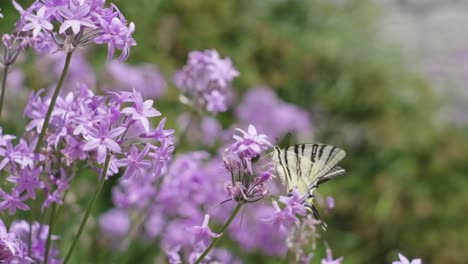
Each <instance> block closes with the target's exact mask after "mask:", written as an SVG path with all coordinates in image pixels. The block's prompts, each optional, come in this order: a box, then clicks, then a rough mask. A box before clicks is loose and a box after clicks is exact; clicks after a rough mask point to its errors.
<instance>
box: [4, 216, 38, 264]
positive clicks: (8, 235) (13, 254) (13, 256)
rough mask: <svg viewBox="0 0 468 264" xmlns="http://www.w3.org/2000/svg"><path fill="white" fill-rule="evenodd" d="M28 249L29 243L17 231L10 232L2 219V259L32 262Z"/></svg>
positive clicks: (10, 261)
mask: <svg viewBox="0 0 468 264" xmlns="http://www.w3.org/2000/svg"><path fill="white" fill-rule="evenodd" d="M27 251H28V247H27V244H26V243H24V242H23V241H21V240H20V239H19V237H18V235H16V234H15V233H13V232H8V231H7V228H6V226H5V224H4V223H3V221H2V220H1V219H0V260H1V261H2V262H4V263H32V260H31V259H30V258H29V257H27V254H28V252H27Z"/></svg>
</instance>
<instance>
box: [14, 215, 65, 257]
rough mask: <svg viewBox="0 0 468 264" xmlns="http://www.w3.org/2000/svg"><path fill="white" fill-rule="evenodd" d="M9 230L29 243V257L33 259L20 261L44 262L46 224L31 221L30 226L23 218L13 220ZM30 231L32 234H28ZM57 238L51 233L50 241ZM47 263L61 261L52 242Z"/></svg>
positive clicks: (47, 228) (47, 231) (47, 229)
mask: <svg viewBox="0 0 468 264" xmlns="http://www.w3.org/2000/svg"><path fill="white" fill-rule="evenodd" d="M10 232H11V233H13V234H15V235H17V236H18V237H19V238H20V240H21V241H22V242H23V243H25V244H26V245H27V244H29V243H30V244H31V255H30V257H31V259H32V260H33V261H32V260H31V259H29V260H30V261H27V262H20V263H29V262H33V263H40V262H44V258H45V251H46V242H47V236H48V234H49V226H48V225H44V224H39V223H38V222H33V224H32V225H31V226H30V225H29V223H28V222H26V221H24V220H21V221H14V222H13V223H11V226H10ZM30 233H32V234H31V235H30ZM58 238H59V237H58V236H56V235H51V239H52V241H54V240H57V239H58ZM48 263H52V264H60V263H62V262H61V261H60V260H59V251H58V249H57V248H56V247H55V246H54V244H52V246H51V248H50V249H49V256H48Z"/></svg>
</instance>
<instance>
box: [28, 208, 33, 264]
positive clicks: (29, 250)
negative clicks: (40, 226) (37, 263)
mask: <svg viewBox="0 0 468 264" xmlns="http://www.w3.org/2000/svg"><path fill="white" fill-rule="evenodd" d="M32 215H33V214H32V212H31V213H30V214H29V216H30V217H29V236H28V256H31V248H32V236H33V232H32V225H33V218H32Z"/></svg>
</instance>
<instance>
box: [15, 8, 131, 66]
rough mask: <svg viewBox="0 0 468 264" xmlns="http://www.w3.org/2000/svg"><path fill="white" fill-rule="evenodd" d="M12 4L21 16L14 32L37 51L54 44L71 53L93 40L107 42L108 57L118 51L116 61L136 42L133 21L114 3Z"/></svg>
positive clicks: (123, 56) (47, 50) (98, 42)
mask: <svg viewBox="0 0 468 264" xmlns="http://www.w3.org/2000/svg"><path fill="white" fill-rule="evenodd" d="M14 4H15V7H16V8H17V10H18V11H19V12H20V15H21V17H20V19H19V21H18V22H17V24H16V31H17V35H19V34H20V33H21V34H24V35H25V36H27V37H28V38H29V39H30V40H29V42H30V44H31V45H32V46H33V47H34V48H35V49H36V50H38V51H39V52H47V53H50V51H53V50H51V48H55V49H57V47H58V49H59V50H63V51H65V52H71V51H73V50H74V49H75V48H77V47H78V46H83V45H86V44H88V43H91V42H94V43H96V44H107V46H108V57H109V59H110V58H112V57H113V56H114V54H115V51H116V50H121V51H122V52H121V55H120V56H119V60H126V59H127V58H128V56H129V54H130V48H131V47H132V46H135V45H136V42H135V40H134V39H133V37H132V34H133V32H134V31H135V25H134V24H133V22H131V23H130V24H128V23H127V20H126V19H125V17H124V16H123V14H122V13H121V12H120V11H119V10H118V9H117V7H116V6H114V5H111V6H110V7H104V4H105V1H101V0H61V1H52V0H36V1H35V2H34V3H33V4H32V5H31V6H30V7H29V8H27V9H23V8H22V7H21V6H20V5H19V4H17V3H16V2H14ZM54 44H55V45H54ZM54 46H55V47H54Z"/></svg>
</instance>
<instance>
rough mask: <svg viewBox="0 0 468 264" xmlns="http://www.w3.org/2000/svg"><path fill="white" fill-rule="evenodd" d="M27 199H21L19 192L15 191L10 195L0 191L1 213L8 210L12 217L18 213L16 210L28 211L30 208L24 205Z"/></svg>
mask: <svg viewBox="0 0 468 264" xmlns="http://www.w3.org/2000/svg"><path fill="white" fill-rule="evenodd" d="M26 199H27V198H26V197H25V196H23V197H21V196H20V193H19V192H18V191H17V190H13V191H12V194H11V195H10V194H8V193H6V192H5V191H4V190H2V189H0V211H3V210H6V209H8V213H9V214H10V215H14V214H15V213H16V209H20V210H23V211H27V210H29V209H30V207H29V206H28V205H27V204H25V203H23V201H24V200H26Z"/></svg>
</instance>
